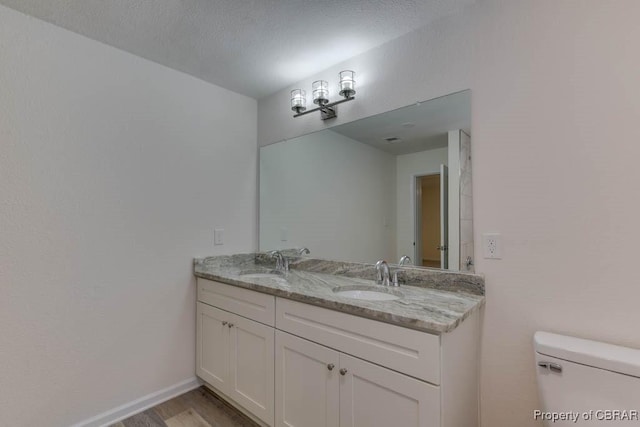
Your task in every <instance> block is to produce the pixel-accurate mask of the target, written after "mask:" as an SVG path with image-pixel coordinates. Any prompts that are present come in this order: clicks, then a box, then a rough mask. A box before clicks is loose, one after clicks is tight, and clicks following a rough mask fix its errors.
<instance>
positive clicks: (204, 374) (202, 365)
mask: <svg viewBox="0 0 640 427" xmlns="http://www.w3.org/2000/svg"><path fill="white" fill-rule="evenodd" d="M232 316H233V315H232V314H231V313H227V312H226V311H222V310H218V309H217V308H214V307H210V306H208V305H206V304H202V303H198V307H197V323H196V334H197V340H196V343H197V344H196V373H197V374H198V376H199V377H200V378H202V379H203V380H205V381H206V382H208V383H209V384H211V385H212V386H214V387H216V388H218V389H219V390H220V391H222V392H226V391H227V383H228V380H229V328H228V327H227V326H226V323H225V324H223V322H228V321H229V320H230V319H231V317H232Z"/></svg>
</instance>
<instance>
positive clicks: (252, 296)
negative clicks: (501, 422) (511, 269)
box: [197, 279, 480, 427]
mask: <svg viewBox="0 0 640 427" xmlns="http://www.w3.org/2000/svg"><path fill="white" fill-rule="evenodd" d="M198 299H199V302H198V336H197V341H198V355H197V374H198V376H199V377H200V378H202V379H203V380H205V381H206V382H207V383H208V384H209V385H210V386H211V387H213V388H214V389H216V390H218V391H219V392H221V393H222V394H224V395H226V396H227V397H228V398H230V399H231V400H232V403H234V404H236V405H239V406H240V407H241V408H242V409H244V410H245V411H246V412H249V413H250V414H251V415H253V416H255V417H257V418H259V419H260V420H261V422H263V423H264V424H265V425H268V426H277V427H285V426H286V427H388V426H394V425H395V426H402V427H476V426H477V425H478V369H477V365H478V362H477V360H478V338H479V332H480V331H479V320H478V317H479V315H478V312H477V311H476V312H474V313H471V314H470V315H469V317H468V318H467V319H465V320H464V321H463V322H462V323H461V324H460V325H458V327H456V328H455V329H454V330H453V331H451V332H448V333H444V334H441V335H436V334H430V333H427V332H422V331H417V330H413V329H408V328H404V327H402V326H397V325H392V324H388V323H383V322H379V321H375V320H371V319H365V318H362V317H359V316H354V315H351V314H346V313H343V312H338V311H334V310H329V309H325V308H322V307H317V306H313V305H308V304H304V303H301V302H296V301H291V300H288V299H284V298H280V297H277V298H276V297H273V296H271V295H267V294H262V293H259V292H254V291H250V290H247V289H243V288H238V287H234V286H230V285H226V284H222V283H217V282H213V281H209V280H204V279H198ZM214 305H215V306H214ZM232 310H233V312H232ZM255 319H260V320H259V321H256V320H255ZM225 322H227V323H226V324H225ZM230 323H231V324H232V327H229V324H230ZM269 364H270V365H269Z"/></svg>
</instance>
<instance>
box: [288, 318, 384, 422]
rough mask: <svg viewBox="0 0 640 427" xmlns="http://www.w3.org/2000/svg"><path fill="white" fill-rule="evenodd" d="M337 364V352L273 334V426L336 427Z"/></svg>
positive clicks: (337, 398) (337, 397)
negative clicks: (274, 366)
mask: <svg viewBox="0 0 640 427" xmlns="http://www.w3.org/2000/svg"><path fill="white" fill-rule="evenodd" d="M339 364H340V360H339V353H338V352H337V351H334V350H331V349H329V348H327V347H324V346H321V345H318V344H315V343H312V342H310V341H307V340H304V339H302V338H298V337H295V336H293V335H289V334H287V333H285V332H281V331H276V426H278V427H284V426H286V427H338V426H339V404H340V399H339V388H340V385H339V379H338V377H339V376H340V374H339V373H338V370H339ZM385 427H388V426H385Z"/></svg>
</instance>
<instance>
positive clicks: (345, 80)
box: [340, 70, 356, 98]
mask: <svg viewBox="0 0 640 427" xmlns="http://www.w3.org/2000/svg"><path fill="white" fill-rule="evenodd" d="M355 76H356V73H355V72H353V71H351V70H344V71H340V96H344V97H345V98H349V97H350V96H353V95H355V94H356V80H355Z"/></svg>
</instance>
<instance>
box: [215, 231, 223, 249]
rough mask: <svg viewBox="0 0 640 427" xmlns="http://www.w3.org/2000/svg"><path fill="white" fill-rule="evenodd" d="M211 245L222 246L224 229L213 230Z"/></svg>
mask: <svg viewBox="0 0 640 427" xmlns="http://www.w3.org/2000/svg"><path fill="white" fill-rule="evenodd" d="M213 244H214V245H216V246H219V245H224V228H214V229H213Z"/></svg>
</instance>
